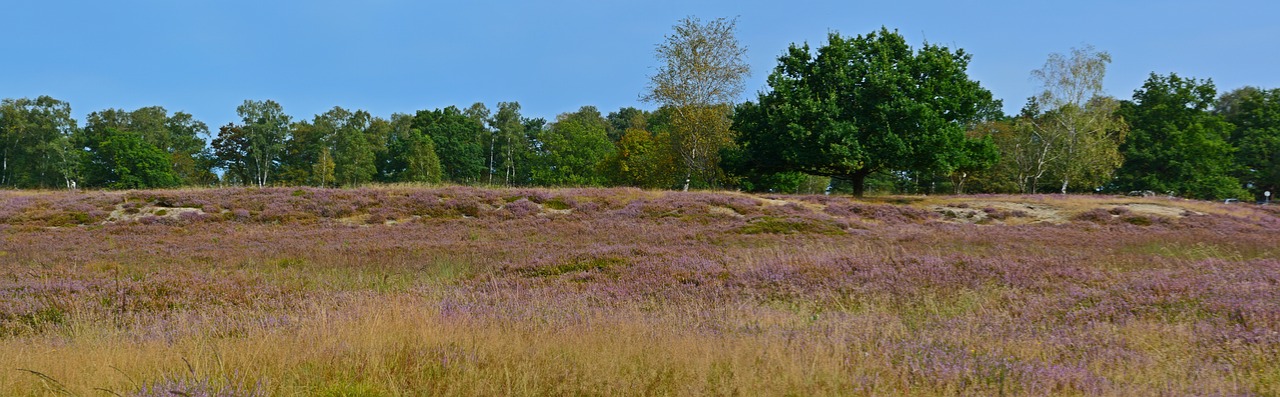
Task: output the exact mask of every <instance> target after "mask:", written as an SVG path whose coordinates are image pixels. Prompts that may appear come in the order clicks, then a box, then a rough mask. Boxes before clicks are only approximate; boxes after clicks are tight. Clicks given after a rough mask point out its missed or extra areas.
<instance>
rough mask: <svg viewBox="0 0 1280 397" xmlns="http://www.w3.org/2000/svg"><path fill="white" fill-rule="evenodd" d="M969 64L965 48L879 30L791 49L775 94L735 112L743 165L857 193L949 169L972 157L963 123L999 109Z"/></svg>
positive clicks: (773, 77)
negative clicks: (876, 178) (843, 184)
mask: <svg viewBox="0 0 1280 397" xmlns="http://www.w3.org/2000/svg"><path fill="white" fill-rule="evenodd" d="M968 63H969V55H968V54H966V53H965V52H964V51H963V50H957V51H955V52H952V51H951V50H950V49H948V48H946V47H942V46H937V45H931V44H925V45H924V46H923V47H922V48H920V49H919V50H915V49H912V48H911V47H910V46H909V45H907V43H906V40H905V39H904V38H903V37H902V36H901V35H900V34H898V33H897V32H896V31H889V30H888V29H883V28H882V29H881V30H880V31H879V32H873V33H870V34H867V35H865V36H858V37H853V38H848V37H843V36H840V35H839V34H835V33H833V34H831V35H830V36H829V38H828V44H827V45H825V46H823V47H821V48H819V49H818V50H817V53H816V54H815V53H813V52H812V51H810V48H809V46H808V45H807V44H806V45H803V46H795V45H792V46H791V47H790V49H789V50H788V51H787V53H786V54H785V55H783V56H782V57H780V58H779V59H778V66H777V68H776V69H775V70H774V72H773V73H772V74H770V76H769V79H768V81H769V86H770V88H771V90H770V91H768V92H763V93H761V94H760V96H759V99H758V103H751V102H748V103H745V104H742V105H740V106H738V108H737V110H736V112H735V114H734V128H735V129H736V130H737V131H738V133H739V139H738V144H739V145H740V146H741V150H743V153H742V154H740V155H739V156H740V157H739V158H740V159H741V160H740V163H739V164H740V166H741V167H743V168H745V171H746V172H759V173H773V172H784V171H798V172H804V173H807V174H812V175H824V176H831V177H837V178H841V179H846V180H848V181H850V182H851V183H852V184H853V187H854V194H855V195H860V194H862V192H863V187H864V186H863V184H864V181H865V180H866V178H867V176H868V175H871V174H872V173H873V172H876V171H881V170H914V171H921V172H942V173H950V172H951V171H954V170H956V169H957V168H959V167H960V166H962V165H963V164H965V163H966V161H965V159H966V153H967V151H966V149H967V148H969V146H967V145H966V143H965V141H966V137H965V131H966V129H967V127H968V126H969V125H970V124H972V123H974V122H976V121H978V120H980V119H981V118H983V117H989V116H990V115H992V114H995V113H997V112H998V109H999V102H998V101H996V100H994V99H992V97H991V93H990V92H989V91H987V90H986V89H984V88H982V87H981V86H980V85H979V84H978V82H976V81H973V80H971V79H970V78H969V77H968V75H967V73H966V68H967V67H968ZM739 172H744V171H743V170H739Z"/></svg>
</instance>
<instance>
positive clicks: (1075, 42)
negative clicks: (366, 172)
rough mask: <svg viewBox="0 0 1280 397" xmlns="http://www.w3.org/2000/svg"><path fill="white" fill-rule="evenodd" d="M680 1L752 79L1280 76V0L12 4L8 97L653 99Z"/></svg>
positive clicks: (312, 109)
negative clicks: (661, 53)
mask: <svg viewBox="0 0 1280 397" xmlns="http://www.w3.org/2000/svg"><path fill="white" fill-rule="evenodd" d="M685 16H698V17H700V18H702V19H703V20H708V19H713V18H717V17H737V18H738V38H739V40H740V41H741V43H742V44H743V45H745V46H747V47H748V61H749V63H750V64H751V66H752V76H751V78H750V79H749V80H748V82H747V91H746V92H745V93H744V94H743V98H742V99H743V100H746V99H751V98H754V97H755V93H756V92H758V91H760V90H764V89H766V88H767V86H766V85H765V77H766V76H767V75H768V74H769V72H770V71H771V70H772V69H773V67H774V65H775V64H776V58H777V56H778V55H780V54H781V53H782V52H783V51H784V50H785V49H786V48H787V46H788V45H789V44H791V43H801V42H809V43H810V44H812V45H813V46H815V47H816V46H818V45H820V44H822V43H823V42H825V39H826V35H827V33H828V32H832V31H835V32H839V33H842V34H845V35H850V36H852V35H857V34H864V33H868V32H871V31H873V30H876V29H878V28H879V27H881V26H886V27H889V28H890V29H898V30H899V31H900V32H901V33H902V34H904V35H905V36H906V37H907V38H908V40H909V41H910V42H911V43H913V45H917V46H918V45H919V44H920V43H921V42H922V41H924V40H928V41H929V42H931V43H936V44H942V45H947V46H950V47H952V48H956V47H959V48H963V49H965V50H966V51H968V52H969V53H971V54H972V55H973V61H972V63H971V64H970V68H969V72H970V75H971V76H972V77H973V78H975V79H977V80H979V81H981V82H982V84H983V85H984V86H985V87H987V88H988V89H990V90H991V91H992V92H993V93H994V94H995V96H996V97H997V98H1001V99H1003V100H1004V101H1005V109H1006V111H1007V112H1016V111H1017V110H1018V108H1020V107H1021V105H1022V104H1023V103H1024V102H1025V99H1026V98H1027V97H1029V96H1031V95H1033V94H1034V93H1035V92H1036V91H1037V87H1036V84H1035V82H1034V81H1032V80H1031V79H1030V77H1029V76H1030V71H1031V70H1033V69H1036V68H1039V67H1041V66H1042V65H1043V64H1044V61H1045V58H1046V57H1047V56H1048V54H1050V53H1053V52H1058V53H1066V52H1068V51H1069V50H1070V49H1071V48H1072V47H1078V46H1081V45H1084V44H1092V45H1094V46H1095V47H1096V48H1097V49H1098V50H1103V51H1108V52H1110V53H1111V55H1112V58H1113V63H1112V64H1111V67H1110V70H1109V73H1108V76H1107V79H1106V85H1107V87H1106V89H1107V91H1108V92H1110V93H1111V94H1112V95H1114V96H1117V97H1120V98H1126V99H1127V98H1129V97H1130V96H1131V95H1132V93H1133V90H1134V89H1136V88H1138V87H1139V86H1141V85H1142V82H1143V81H1144V80H1145V79H1146V77H1147V75H1148V74H1149V73H1151V72H1156V73H1160V74H1166V73H1169V72H1176V73H1178V74H1180V75H1183V76H1191V77H1197V78H1212V79H1213V80H1214V82H1215V83H1217V86H1218V88H1219V91H1220V92H1221V91H1226V90H1229V89H1233V88H1238V87H1240V86H1244V85H1254V86H1260V87H1264V88H1280V22H1278V20H1277V17H1278V16H1280V2H1275V1H1230V0H1226V1H1212V2H1211V1H1126V0H1113V1H1092V0H1090V1H1073V2H1062V1H1057V2H1047V1H1033V0H1026V1H966V0H953V1H931V2H912V1H883V0H882V1H875V2H870V1H804V0H793V1H755V0H749V1H743V0H736V1H694V0H676V1H668V0H649V1H627V2H622V1H605V0H601V1H486V0H474V1H466V0H463V1H451V2H434V1H407V0H365V1H329V0H312V1H277V0H257V1H240V0H150V1H136V0H120V1H96V0H93V1H91V0H85V1H69V0H42V1H16V0H14V1H6V2H5V4H3V6H0V98H19V97H35V96H39V95H51V96H53V97H55V98H58V99H61V100H64V101H68V102H70V103H71V106H72V110H73V112H74V114H75V117H76V118H77V119H78V120H81V121H83V119H84V116H85V115H86V114H88V113H89V112H92V111H97V110H102V109H106V108H123V109H129V110H132V109H135V108H138V107H143V106H151V105H160V106H164V107H166V108H167V109H169V110H170V111H186V112H188V113H191V114H193V115H194V116H195V117H196V118H197V119H199V120H202V121H205V122H206V123H208V124H209V126H210V128H211V129H213V130H215V131H216V129H217V127H218V126H219V125H223V124H226V123H228V122H232V121H236V120H237V117H236V115H235V108H236V106H237V105H239V104H240V103H241V102H243V101H244V100H245V99H273V100H275V101H277V102H279V103H280V104H281V105H283V106H284V109H285V112H286V113H289V114H290V115H292V116H293V117H294V118H295V119H300V118H301V119H310V118H311V117H312V116H313V115H315V114H317V113H321V112H324V111H325V110H327V109H329V108H332V107H333V106H335V105H336V106H342V107H345V108H348V109H365V110H368V111H370V112H372V113H373V114H375V115H379V116H389V115H390V114H392V113H411V112H413V111H416V110H420V109H434V108H438V107H444V106H448V105H457V106H459V107H466V106H468V105H470V104H471V103H474V102H484V103H486V104H487V105H489V107H490V108H494V107H495V105H496V103H497V102H500V101H519V102H520V104H521V105H522V107H523V109H524V114H525V116H533V117H546V118H548V119H550V118H554V117H555V115H556V114H559V113H563V112H568V111H573V110H576V109H577V108H578V107H580V106H582V105H594V106H596V107H598V108H599V109H600V110H601V111H602V112H606V113H607V112H609V111H613V110H616V109H618V108H619V107H623V106H636V107H640V108H646V109H651V108H653V106H652V105H648V104H644V103H641V102H640V101H639V100H638V97H639V95H640V93H641V92H642V91H643V90H644V88H645V84H646V82H647V81H648V76H649V75H651V74H653V73H654V70H655V67H656V66H657V65H658V62H657V61H656V60H655V58H654V53H653V52H654V46H655V45H656V44H658V43H659V42H661V41H662V40H663V37H664V36H665V35H667V34H669V33H670V32H671V26H672V25H673V24H675V22H676V21H677V20H678V19H680V18H683V17H685Z"/></svg>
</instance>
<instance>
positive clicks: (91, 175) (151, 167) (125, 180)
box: [83, 128, 181, 189]
mask: <svg viewBox="0 0 1280 397" xmlns="http://www.w3.org/2000/svg"><path fill="white" fill-rule="evenodd" d="M100 138H101V140H99V141H96V142H93V144H94V146H90V149H91V150H90V151H89V152H88V153H87V155H86V156H84V166H83V168H84V176H85V179H84V184H85V186H102V187H109V188H112V189H147V188H162V187H172V186H177V185H178V184H179V183H180V182H181V181H180V180H179V179H178V177H177V176H176V175H174V173H173V164H171V163H170V162H169V156H168V154H166V153H165V152H164V150H161V149H160V148H158V147H156V146H155V145H153V144H151V143H149V142H147V141H146V140H145V139H144V138H143V137H142V135H141V134H138V133H135V132H132V131H119V130H116V129H115V128H107V129H106V130H105V131H102V133H101V136H100Z"/></svg>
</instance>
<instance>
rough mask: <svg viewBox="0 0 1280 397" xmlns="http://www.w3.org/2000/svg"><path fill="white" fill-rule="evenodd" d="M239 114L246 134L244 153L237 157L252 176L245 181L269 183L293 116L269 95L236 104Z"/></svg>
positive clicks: (257, 183)
mask: <svg viewBox="0 0 1280 397" xmlns="http://www.w3.org/2000/svg"><path fill="white" fill-rule="evenodd" d="M236 114H238V115H239V116H240V119H241V121H242V122H243V123H244V124H243V126H242V129H243V133H244V135H245V136H244V139H245V140H244V145H243V147H242V148H241V150H242V153H239V154H238V156H237V157H239V158H240V159H241V161H242V162H243V166H244V167H245V168H246V170H247V171H248V172H247V174H248V176H249V177H250V180H249V181H242V182H244V183H252V184H255V185H258V186H266V185H267V182H268V181H269V180H270V177H271V172H272V171H273V169H274V168H276V163H277V162H278V161H279V160H280V154H281V152H282V151H283V150H284V146H285V141H286V139H287V138H288V133H289V121H290V119H291V118H290V117H289V115H287V114H285V113H284V108H282V107H281V106H280V104H278V103H276V102H275V101H272V100H270V99H268V100H266V101H253V100H245V101H244V103H243V104H241V105H240V106H239V107H236Z"/></svg>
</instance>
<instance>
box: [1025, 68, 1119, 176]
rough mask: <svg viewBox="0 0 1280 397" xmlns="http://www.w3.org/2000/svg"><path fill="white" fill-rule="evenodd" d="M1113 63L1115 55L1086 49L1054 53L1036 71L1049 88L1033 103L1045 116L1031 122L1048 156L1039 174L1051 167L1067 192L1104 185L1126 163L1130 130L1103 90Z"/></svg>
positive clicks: (1044, 156) (1035, 116)
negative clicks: (1122, 146)
mask: <svg viewBox="0 0 1280 397" xmlns="http://www.w3.org/2000/svg"><path fill="white" fill-rule="evenodd" d="M1109 63H1111V55H1110V54H1108V53H1106V52H1105V51H1102V52H1099V51H1097V50H1095V49H1094V48H1093V46H1085V47H1083V48H1073V49H1071V54H1070V55H1069V56H1068V55H1063V54H1057V53H1055V54H1050V55H1049V59H1048V60H1047V61H1045V64H1044V67H1043V68H1041V69H1037V70H1035V71H1032V72H1031V75H1032V77H1033V78H1035V79H1036V80H1038V81H1039V82H1040V83H1041V84H1042V87H1043V89H1044V90H1043V91H1042V92H1041V93H1040V95H1038V96H1037V97H1036V98H1035V99H1034V101H1035V102H1036V103H1037V105H1038V106H1037V109H1043V110H1044V112H1043V113H1040V112H1036V113H1038V114H1034V115H1032V117H1030V118H1028V120H1029V121H1031V127H1032V133H1033V134H1035V135H1036V136H1037V139H1035V140H1034V141H1033V143H1038V144H1039V145H1041V146H1040V147H1039V148H1038V149H1040V150H1039V151H1040V152H1041V153H1042V154H1043V156H1040V158H1039V159H1038V160H1040V161H1039V163H1040V164H1039V165H1040V166H1041V168H1040V170H1038V171H1039V172H1038V173H1037V174H1038V175H1043V174H1044V172H1043V171H1045V169H1044V168H1043V166H1045V165H1048V166H1049V167H1050V168H1051V171H1050V173H1051V175H1053V176H1055V177H1056V180H1057V181H1058V182H1059V191H1060V192H1062V193H1066V192H1067V190H1068V188H1071V187H1072V186H1075V187H1078V188H1081V189H1087V190H1092V189H1093V188H1096V187H1098V186H1101V185H1103V184H1105V183H1106V182H1107V181H1109V180H1110V179H1111V176H1112V174H1113V173H1114V172H1115V170H1116V168H1119V167H1120V164H1121V163H1122V161H1123V157H1122V156H1121V155H1120V143H1121V142H1123V140H1124V135H1125V132H1126V131H1127V129H1128V128H1127V127H1126V125H1125V123H1124V121H1123V120H1121V119H1120V118H1119V117H1117V116H1116V110H1117V109H1118V108H1119V102H1118V101H1116V100H1115V99H1112V98H1110V97H1107V96H1106V95H1105V94H1104V93H1103V90H1102V80H1103V78H1104V77H1106V74H1107V64H1109ZM1037 179H1038V177H1037ZM1037 182H1038V181H1037ZM1033 190H1034V187H1033Z"/></svg>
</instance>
